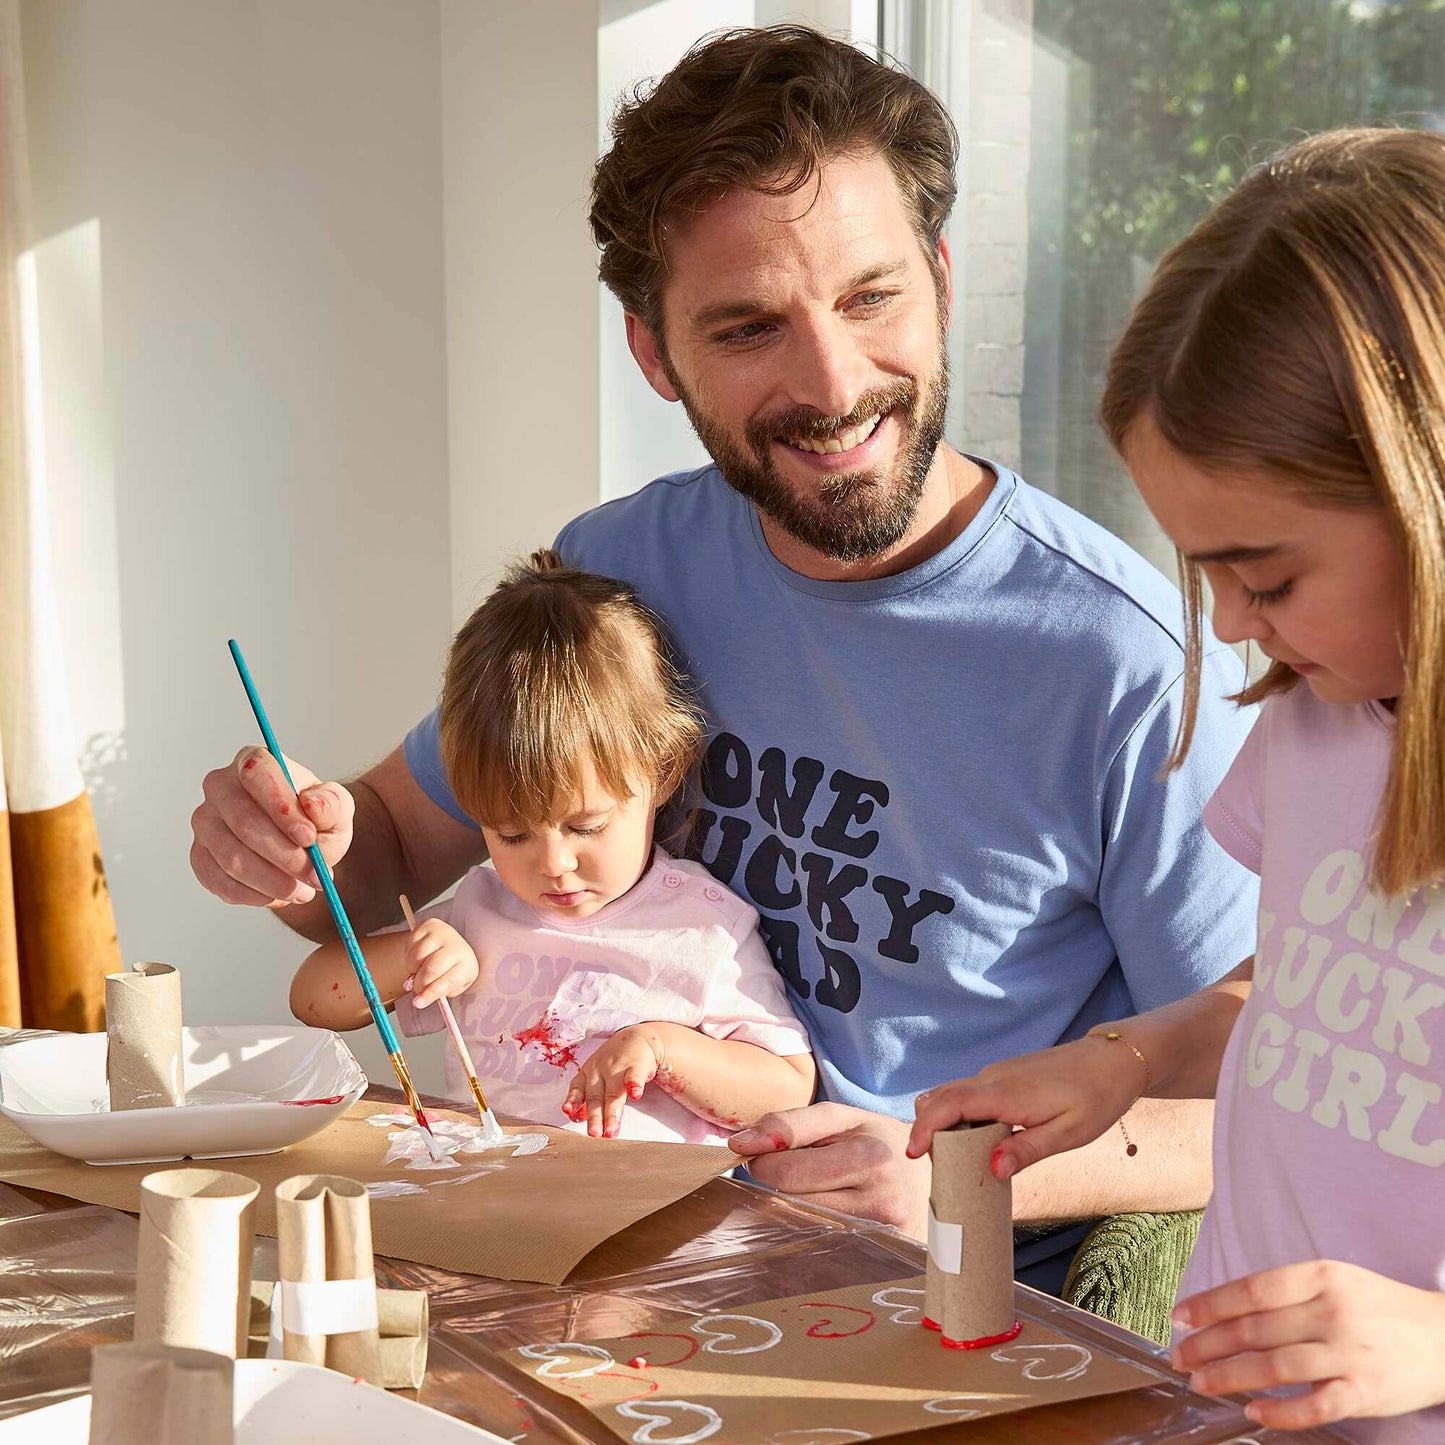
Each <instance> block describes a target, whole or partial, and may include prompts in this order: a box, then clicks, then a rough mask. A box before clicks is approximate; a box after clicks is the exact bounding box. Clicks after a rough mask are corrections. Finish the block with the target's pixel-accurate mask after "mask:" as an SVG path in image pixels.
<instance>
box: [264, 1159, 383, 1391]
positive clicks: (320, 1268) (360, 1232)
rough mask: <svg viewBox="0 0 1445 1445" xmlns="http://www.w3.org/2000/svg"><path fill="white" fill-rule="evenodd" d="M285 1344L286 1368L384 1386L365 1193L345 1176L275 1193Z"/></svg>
mask: <svg viewBox="0 0 1445 1445" xmlns="http://www.w3.org/2000/svg"><path fill="white" fill-rule="evenodd" d="M276 1241H277V1245H278V1256H279V1259H280V1275H281V1327H282V1330H281V1340H282V1349H283V1352H284V1354H285V1356H286V1358H287V1359H288V1360H301V1361H303V1362H305V1363H306V1364H311V1365H325V1366H327V1367H328V1368H329V1369H333V1370H340V1371H342V1373H344V1374H347V1375H353V1376H355V1375H360V1376H361V1377H362V1378H363V1379H366V1380H370V1381H372V1382H373V1383H378V1384H379V1383H380V1381H381V1358H380V1347H379V1343H378V1332H377V1324H378V1320H377V1304H376V1263H375V1261H374V1259H373V1257H372V1252H371V1200H370V1198H369V1197H368V1196H367V1193H366V1187H365V1186H364V1185H362V1184H359V1183H358V1182H357V1181H356V1180H355V1179H347V1178H345V1177H344V1176H343V1175H340V1174H297V1175H295V1176H294V1177H293V1178H291V1179H286V1180H283V1181H282V1182H281V1183H280V1184H278V1185H277V1186H276Z"/></svg>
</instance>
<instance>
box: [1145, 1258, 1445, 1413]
mask: <svg viewBox="0 0 1445 1445" xmlns="http://www.w3.org/2000/svg"><path fill="white" fill-rule="evenodd" d="M1174 1322H1175V1324H1177V1325H1181V1326H1183V1327H1185V1328H1188V1329H1192V1330H1193V1331H1194V1333H1193V1334H1191V1335H1190V1336H1189V1337H1188V1338H1187V1339H1185V1340H1183V1341H1182V1342H1181V1343H1180V1344H1179V1345H1178V1347H1177V1348H1176V1349H1175V1350H1174V1354H1173V1357H1172V1358H1173V1361H1174V1367H1175V1369H1178V1370H1189V1371H1190V1372H1191V1374H1190V1377H1189V1383H1190V1385H1191V1386H1192V1387H1193V1388H1194V1389H1196V1390H1197V1391H1199V1393H1200V1394H1201V1395H1235V1394H1240V1393H1245V1392H1249V1391H1253V1390H1267V1389H1271V1388H1273V1387H1274V1386H1277V1385H1292V1384H1310V1385H1313V1386H1314V1388H1313V1389H1311V1390H1309V1391H1307V1392H1306V1393H1304V1394H1300V1395H1294V1396H1291V1397H1290V1398H1288V1399H1275V1398H1261V1399H1257V1400H1253V1401H1251V1403H1250V1404H1249V1406H1248V1408H1247V1409H1246V1411H1245V1413H1246V1414H1247V1415H1248V1416H1249V1418H1250V1419H1251V1420H1254V1421H1255V1422H1256V1423H1257V1424H1260V1425H1265V1426H1268V1427H1269V1428H1270V1429H1273V1430H1303V1429H1308V1428H1310V1427H1312V1426H1315V1425H1328V1424H1330V1423H1331V1422H1333V1421H1335V1420H1348V1419H1353V1418H1357V1417H1360V1416H1377V1415H1403V1414H1405V1413H1407V1412H1408V1411H1411V1410H1424V1409H1427V1408H1428V1407H1429V1406H1431V1405H1439V1404H1442V1403H1445V1295H1442V1294H1441V1293H1440V1292H1439V1291H1437V1290H1424V1289H1415V1288H1413V1287H1412V1286H1410V1285H1405V1284H1401V1283H1400V1282H1399V1281H1398V1280H1393V1279H1388V1278H1386V1277H1385V1276H1384V1275H1380V1274H1374V1273H1372V1272H1371V1271H1370V1270H1366V1269H1361V1268H1360V1267H1359V1266H1358V1265H1353V1264H1340V1263H1339V1262H1338V1261H1336V1260H1312V1261H1311V1262H1309V1263H1308V1264H1291V1265H1286V1266H1285V1267H1284V1268H1282V1269H1271V1270H1266V1271H1264V1272H1263V1273H1262V1274H1253V1275H1249V1276H1248V1277H1247V1278H1245V1279H1238V1280H1234V1281H1233V1282H1231V1283H1230V1284H1225V1285H1220V1286H1219V1288H1217V1289H1211V1290H1205V1291H1204V1292H1203V1293H1202V1294H1196V1295H1192V1296H1191V1297H1190V1298H1189V1299H1186V1300H1181V1301H1180V1302H1179V1304H1178V1305H1177V1306H1175V1309H1174Z"/></svg>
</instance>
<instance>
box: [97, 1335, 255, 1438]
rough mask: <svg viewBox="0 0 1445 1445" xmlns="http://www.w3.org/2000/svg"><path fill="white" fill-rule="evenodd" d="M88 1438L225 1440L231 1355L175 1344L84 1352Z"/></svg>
mask: <svg viewBox="0 0 1445 1445" xmlns="http://www.w3.org/2000/svg"><path fill="white" fill-rule="evenodd" d="M90 1358H91V1364H90V1445H199V1442H201V1441H204V1442H205V1445H233V1442H234V1441H235V1438H236V1435H235V1427H234V1425H233V1423H232V1421H233V1420H234V1418H235V1406H234V1403H233V1401H234V1397H235V1379H234V1377H235V1368H236V1367H235V1362H234V1361H232V1360H230V1359H228V1358H227V1357H226V1356H225V1355H218V1354H215V1353H213V1352H212V1351H210V1350H187V1349H182V1348H180V1347H179V1346H176V1345H154V1344H146V1345H104V1346H102V1347H101V1348H99V1349H97V1350H93V1351H92V1352H91V1357H90Z"/></svg>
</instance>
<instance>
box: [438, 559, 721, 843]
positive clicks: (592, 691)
mask: <svg viewBox="0 0 1445 1445" xmlns="http://www.w3.org/2000/svg"><path fill="white" fill-rule="evenodd" d="M702 740H703V722H702V717H701V715H700V713H699V711H698V709H697V707H696V705H695V704H694V702H693V700H692V698H691V696H690V694H689V692H688V689H687V685H686V683H685V681H684V679H683V678H682V676H681V675H680V674H679V673H678V671H677V669H676V668H674V667H673V665H672V663H671V662H670V661H669V659H668V655H667V647H666V643H665V641H664V638H663V635H662V630H661V627H660V625H659V624H658V622H657V620H656V618H654V617H653V615H652V614H651V613H650V612H649V611H648V610H647V609H646V608H645V607H644V606H643V605H642V604H641V603H640V602H639V601H638V600H637V598H636V597H635V596H634V595H633V592H632V589H631V588H630V587H628V586H627V585H626V584H625V583H622V582H616V581H613V580H612V579H611V578H608V577H598V576H594V575H593V574H591V573H587V572H579V571H577V570H575V569H574V568H571V567H569V566H567V564H566V563H565V562H564V561H563V560H562V558H561V557H560V556H559V555H558V554H557V553H556V552H554V551H551V550H544V551H540V552H534V553H533V554H532V555H531V556H530V557H529V558H527V559H526V561H524V562H519V563H516V564H514V565H513V566H512V567H510V568H509V569H508V571H507V573H506V575H505V576H504V577H503V579H502V581H501V582H500V583H499V584H498V585H497V587H496V588H495V589H494V590H493V591H492V593H491V594H490V595H489V596H488V597H487V599H486V601H485V602H483V603H482V605H481V606H480V607H478V608H477V610H476V611H475V612H474V613H473V614H472V615H471V617H470V618H469V619H468V620H467V622H466V624H465V625H464V626H463V627H462V629H461V631H460V632H458V633H457V636H456V639H455V640H454V641H453V643H452V648H451V653H450V656H449V657H448V659H447V668H446V678H445V681H444V683H443V687H442V702H441V746H442V760H443V762H444V763H445V765H446V770H447V776H448V778H449V780H450V782H451V786H452V792H453V793H454V794H455V796H456V799H457V801H458V803H460V804H461V806H462V807H463V808H464V809H466V811H467V812H468V813H470V814H471V815H472V816H473V817H474V818H476V819H477V820H478V821H479V822H481V823H485V824H486V825H487V826H488V827H500V826H503V825H509V824H523V825H525V826H527V827H537V826H539V825H540V824H543V823H547V822H554V821H556V820H557V819H558V818H561V817H564V816H566V814H567V813H568V812H569V811H570V810H571V809H573V808H575V807H576V806H578V805H579V804H580V802H581V799H582V792H583V784H584V780H585V777H586V771H587V767H588V764H589V763H590V764H591V766H592V767H593V768H594V769H595V770H596V775H597V779H598V781H599V782H600V783H601V784H602V786H603V787H604V788H606V789H607V791H608V792H609V793H611V794H612V796H613V797H615V798H617V799H618V800H619V801H625V800H626V799H628V798H630V797H633V796H634V795H635V794H636V793H637V791H638V790H639V788H642V787H646V788H650V789H651V790H652V795H653V802H654V804H655V805H657V806H661V805H662V804H663V803H665V802H666V801H667V800H668V799H669V798H670V797H671V796H672V795H673V793H675V792H676V791H677V789H678V788H679V786H680V785H681V784H682V783H683V781H684V780H685V779H686V778H687V776H688V774H689V773H690V772H691V770H692V769H693V768H694V767H695V766H696V764H697V761H698V758H699V756H700V753H701V749H702Z"/></svg>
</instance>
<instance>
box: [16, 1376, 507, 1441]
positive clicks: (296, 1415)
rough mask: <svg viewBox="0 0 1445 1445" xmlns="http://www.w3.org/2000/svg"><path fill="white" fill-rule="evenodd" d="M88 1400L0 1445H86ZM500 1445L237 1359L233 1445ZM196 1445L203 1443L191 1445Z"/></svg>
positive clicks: (381, 1401)
mask: <svg viewBox="0 0 1445 1445" xmlns="http://www.w3.org/2000/svg"><path fill="white" fill-rule="evenodd" d="M89 1437H90V1396H89V1395H77V1396H76V1397H75V1398H74V1399H72V1400H62V1401H61V1402H60V1404H58V1405H45V1406H42V1407H41V1408H40V1409H39V1410H31V1411H30V1412H29V1413H28V1414H26V1415H17V1416H15V1417H14V1419H11V1420H5V1421H3V1422H0V1445H86V1441H87V1440H88V1439H89ZM480 1440H484V1441H489V1442H490V1445H506V1442H505V1441H504V1440H502V1439H501V1438H500V1437H499V1436H496V1435H492V1434H490V1433H489V1432H488V1431H486V1430H479V1429H477V1427H476V1426H475V1425H465V1424H463V1423H462V1422H461V1421H460V1420H453V1419H452V1417H451V1416H450V1415H443V1414H440V1413H439V1412H438V1411H436V1410H429V1409H427V1407H426V1406H425V1405H418V1404H416V1403H415V1402H414V1401H411V1400H406V1399H402V1398H401V1397H400V1396H398V1395H388V1394H387V1393H386V1391H385V1390H378V1389H376V1388H375V1387H374V1386H371V1385H357V1384H353V1383H352V1381H351V1380H350V1379H349V1378H348V1377H347V1376H346V1375H338V1374H337V1373H336V1371H335V1370H323V1369H322V1368H321V1367H320V1366H319V1365H299V1364H296V1363H294V1362H292V1361H290V1360H237V1361H236V1445H332V1442H335V1445H477V1442H478V1441H480ZM196 1445H202V1442H200V1441H197V1442H196Z"/></svg>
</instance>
